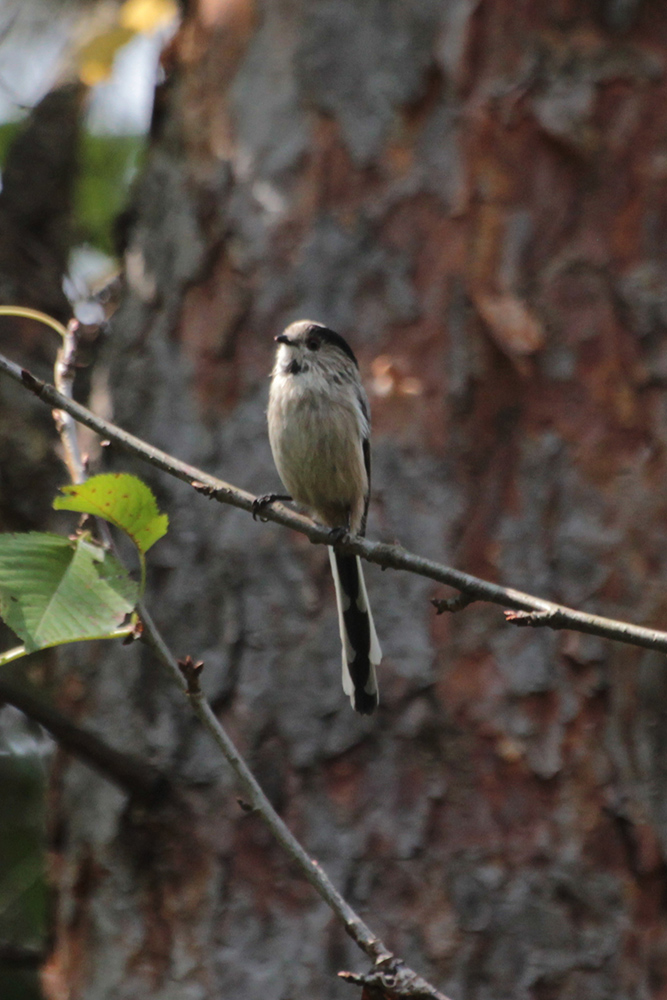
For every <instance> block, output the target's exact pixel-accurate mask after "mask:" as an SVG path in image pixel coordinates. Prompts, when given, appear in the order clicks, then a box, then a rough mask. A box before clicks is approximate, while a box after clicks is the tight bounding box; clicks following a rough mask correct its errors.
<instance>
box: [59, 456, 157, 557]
mask: <svg viewBox="0 0 667 1000" xmlns="http://www.w3.org/2000/svg"><path fill="white" fill-rule="evenodd" d="M60 489H61V492H62V493H64V494H65V495H64V496H62V497H56V499H55V500H54V501H53V506H54V507H55V509H56V510H75V511H78V512H79V513H80V514H94V515H95V516H96V517H103V518H104V520H105V521H110V522H111V523H112V524H115V525H116V526H117V527H118V528H122V530H123V531H124V532H125V533H126V534H128V535H129V536H130V538H131V539H132V541H133V542H134V544H135V545H136V546H137V548H138V549H139V551H140V552H141V553H142V555H143V554H144V553H145V552H148V550H149V549H150V547H151V545H154V544H155V542H157V540H158V538H162V536H163V535H164V534H166V531H167V526H168V524H169V518H168V517H167V515H166V514H160V512H159V510H158V505H157V500H156V499H155V497H154V495H153V493H152V491H151V490H150V489H149V488H148V486H146V484H145V483H142V481H141V480H140V479H137V477H136V476H130V475H128V474H127V473H126V472H117V473H112V474H108V475H102V476H93V478H92V479H89V480H88V481H87V482H85V483H78V484H70V485H67V486H61V487H60Z"/></svg>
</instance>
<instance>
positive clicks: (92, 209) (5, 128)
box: [0, 122, 146, 256]
mask: <svg viewBox="0 0 667 1000" xmlns="http://www.w3.org/2000/svg"><path fill="white" fill-rule="evenodd" d="M22 124H23V123H22V122H8V123H5V124H4V125H0V167H1V165H2V164H3V163H4V161H5V157H6V155H7V152H8V150H9V148H10V146H11V144H12V142H13V141H14V139H15V137H16V135H17V134H18V132H19V130H20V129H21V127H22ZM145 145H146V140H145V137H144V136H142V135H91V134H90V133H89V132H85V133H84V135H83V138H82V142H81V149H80V160H79V164H80V165H79V175H78V178H77V182H76V197H75V209H74V219H73V229H74V234H75V242H76V243H88V244H90V245H91V246H93V247H95V248H96V249H97V250H101V251H102V252H103V253H106V254H109V255H110V256H114V255H115V240H114V225H115V221H116V219H117V218H118V215H119V214H120V213H121V212H122V210H123V208H124V207H125V204H126V201H127V196H128V191H129V187H130V184H131V182H132V179H133V177H134V176H135V174H136V172H137V170H138V168H139V165H140V162H141V155H142V152H143V150H144V147H145Z"/></svg>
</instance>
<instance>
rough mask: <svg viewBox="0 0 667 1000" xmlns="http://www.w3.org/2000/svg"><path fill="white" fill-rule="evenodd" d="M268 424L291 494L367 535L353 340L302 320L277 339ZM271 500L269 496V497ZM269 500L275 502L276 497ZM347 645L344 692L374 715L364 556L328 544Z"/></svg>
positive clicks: (366, 460)
mask: <svg viewBox="0 0 667 1000" xmlns="http://www.w3.org/2000/svg"><path fill="white" fill-rule="evenodd" d="M276 341H277V343H278V350H277V353H276V362H275V365H274V368H273V374H272V378H271V392H270V394H269V408H268V423H269V439H270V441H271V450H272V451H273V458H274V461H275V463H276V468H277V469H278V472H279V473H280V478H281V479H282V481H283V483H284V484H285V486H286V487H287V489H288V490H289V492H290V496H289V497H281V499H293V500H295V501H296V502H297V503H298V504H301V505H303V506H304V507H306V508H307V509H308V510H309V511H310V512H312V514H314V516H315V517H316V518H317V519H318V520H319V521H321V522H322V523H323V524H325V525H327V526H328V527H330V528H333V529H341V530H347V531H350V532H354V533H358V534H360V535H363V534H364V532H365V530H366V515H367V512H368V500H369V494H370V482H371V452H370V441H369V435H370V414H369V408H368V400H367V398H366V393H365V392H364V389H363V386H362V384H361V380H360V378H359V366H358V364H357V359H356V358H355V356H354V354H353V353H352V350H351V348H350V347H349V345H348V344H347V342H346V341H345V340H344V339H343V338H342V337H341V336H340V335H339V334H338V333H334V331H333V330H329V329H328V328H327V327H326V326H322V325H321V324H320V323H312V322H310V321H309V320H301V321H300V322H297V323H292V324H291V326H288V327H287V329H286V330H285V331H284V332H283V333H281V335H280V336H279V337H276ZM263 499H265V500H268V499H269V498H263ZM270 499H276V497H275V496H274V497H271V498H270ZM329 558H330V560H331V571H332V573H333V578H334V585H335V588H336V604H337V606H338V623H339V628H340V638H341V642H342V645H343V690H344V691H345V693H346V694H347V695H349V697H350V701H351V702H352V705H353V707H354V708H355V709H356V711H357V712H361V713H362V714H363V715H370V713H371V712H373V711H374V709H375V707H376V705H377V703H378V685H377V677H376V673H375V668H376V666H377V665H378V664H379V663H380V660H381V659H382V653H381V651H380V644H379V642H378V638H377V635H376V632H375V625H374V624H373V618H372V616H371V610H370V607H369V604H368V594H367V593H366V584H365V582H364V576H363V573H362V569H361V561H360V559H359V557H358V556H350V555H343V554H342V553H340V552H337V551H335V550H334V549H333V548H332V547H331V546H329Z"/></svg>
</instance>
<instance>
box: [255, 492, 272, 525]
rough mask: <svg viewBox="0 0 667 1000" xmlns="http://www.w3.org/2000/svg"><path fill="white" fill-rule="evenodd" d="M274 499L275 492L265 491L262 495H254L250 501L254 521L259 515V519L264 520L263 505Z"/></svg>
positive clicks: (266, 505)
mask: <svg viewBox="0 0 667 1000" xmlns="http://www.w3.org/2000/svg"><path fill="white" fill-rule="evenodd" d="M275 499H276V494H275V493H265V494H264V496H263V497H256V498H255V499H254V500H253V502H252V519H253V521H256V520H257V518H258V517H259V519H260V521H266V518H265V517H262V516H261V514H262V511H263V510H264V508H265V507H268V505H269V504H270V503H273V501H274V500H275Z"/></svg>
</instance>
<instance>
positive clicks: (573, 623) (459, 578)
mask: <svg viewBox="0 0 667 1000" xmlns="http://www.w3.org/2000/svg"><path fill="white" fill-rule="evenodd" d="M0 372H4V373H5V374H6V375H8V376H9V377H10V378H12V379H13V380H14V381H15V382H18V383H20V384H21V385H23V386H24V387H25V388H26V389H28V390H30V392H33V393H34V394H35V395H36V396H38V397H39V398H40V399H42V400H43V401H44V402H46V403H48V404H49V405H51V406H54V407H56V408H58V409H61V410H65V411H66V412H67V413H69V414H71V416H73V417H74V419H75V420H77V421H79V423H82V424H85V426H86V427H90V429H91V430H93V431H95V432H96V433H97V434H100V435H102V436H103V437H105V438H108V439H109V440H110V441H113V442H114V443H115V444H116V445H118V447H120V448H122V449H123V450H125V451H127V452H129V453H131V454H133V455H136V456H137V457H138V458H141V459H143V460H144V461H146V462H148V463H149V464H150V465H153V466H155V467H156V468H158V469H162V470H163V471H164V472H167V473H168V474H169V475H171V476H174V477H175V478H177V479H180V480H182V481H183V482H186V483H189V484H190V485H191V486H192V487H193V488H194V489H196V490H198V492H200V493H203V494H205V495H206V496H209V497H211V498H212V499H215V500H217V501H218V502H220V503H225V504H229V505H231V506H232V507H238V508H240V509H241V510H245V511H248V512H249V513H252V511H253V505H254V503H255V501H256V500H257V497H255V496H253V495H252V494H251V493H248V492H247V491H245V490H241V489H238V488H237V487H235V486H231V485H230V484H229V483H226V482H223V481H222V480H221V479H217V478H216V477H215V476H211V475H209V474H208V473H206V472H203V471H202V470H201V469H197V468H196V467H195V466H193V465H189V464H188V463H187V462H181V461H180V460H179V459H177V458H174V457H173V456H171V455H168V454H167V453H166V452H164V451H161V450H160V449H159V448H154V447H153V446H152V445H149V444H147V443H146V442H145V441H142V440H141V438H138V437H136V436H135V435H134V434H129V433H128V432H127V431H124V430H121V428H119V427H117V426H116V425H115V424H112V423H110V422H109V421H108V420H103V419H102V418H101V417H98V416H96V415H95V414H94V413H92V412H91V411H90V410H88V409H86V407H85V406H81V404H80V403H76V402H74V401H73V400H70V399H67V398H66V397H65V396H63V395H62V394H61V393H59V392H58V391H57V390H56V389H55V388H54V387H53V386H52V385H49V383H48V382H42V380H41V379H38V378H36V377H35V376H34V375H32V374H31V373H30V372H29V371H27V370H26V369H25V368H21V367H20V366H19V365H17V364H15V363H14V362H12V361H10V360H9V359H8V358H6V357H4V355H2V354H0ZM262 517H263V518H266V519H267V520H270V521H275V522H276V523H277V524H281V525H283V526H284V527H287V528H292V529H294V530H295V531H299V532H301V533H302V534H304V535H306V537H307V538H309V539H310V541H311V542H315V543H318V544H322V545H329V544H331V538H330V533H329V530H328V529H326V528H322V527H320V526H319V525H317V524H314V523H313V522H312V521H310V520H309V519H308V518H306V517H303V516H302V515H301V514H298V513H295V512H294V511H291V510H288V509H287V507H284V506H282V504H273V505H271V506H268V507H266V508H264V509H263V510H262ZM337 547H338V548H339V549H340V550H341V551H343V552H349V553H350V554H354V555H358V556H361V558H362V559H366V560H368V562H372V563H376V564H377V565H379V566H382V567H385V568H391V569H401V570H405V571H407V572H409V573H416V574H417V575H418V576H423V577H426V578H427V579H430V580H435V581H436V582H437V583H443V584H446V585H448V586H450V587H453V588H454V589H455V590H458V591H460V592H461V593H463V594H466V595H467V596H468V597H470V598H471V599H474V600H477V601H487V602H490V603H492V604H499V605H501V606H502V607H505V608H514V609H516V610H519V611H528V612H546V613H548V614H549V615H553V616H555V617H557V619H558V621H559V623H561V624H560V627H561V628H568V629H572V630H574V631H576V632H586V633H589V634H591V635H599V636H602V637H603V638H606V639H613V640H615V641H616V642H623V643H627V644H629V645H632V646H641V647H643V648H646V649H656V650H659V651H661V652H667V632H662V631H660V630H658V629H651V628H645V627H644V626H641V625H633V624H631V623H630V622H624V621H618V620H616V619H613V618H605V617H603V616H602V615H593V614H588V613H587V612H584V611H577V610H575V609H574V608H568V607H566V606H565V605H561V604H556V603H554V602H553V601H547V600H544V599H543V598H541V597H536V596H534V595H533V594H527V593H525V592H523V591H520V590H515V589H514V588H513V587H502V586H500V584H497V583H491V582H490V581H488V580H482V579H481V578H480V577H476V576H472V575H471V574H470V573H463V572H462V571H461V570H457V569H454V568H453V567H451V566H445V565H443V564H441V563H437V562H434V561H433V560H432V559H424V558H423V557H422V556H418V555H415V554H413V553H411V552H407V551H406V550H405V549H404V548H403V547H402V546H400V545H387V544H385V543H382V542H372V541H369V540H368V539H365V538H360V537H359V536H357V535H355V536H349V537H347V538H345V539H344V540H343V541H342V542H340V543H339V545H338V546H337Z"/></svg>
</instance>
